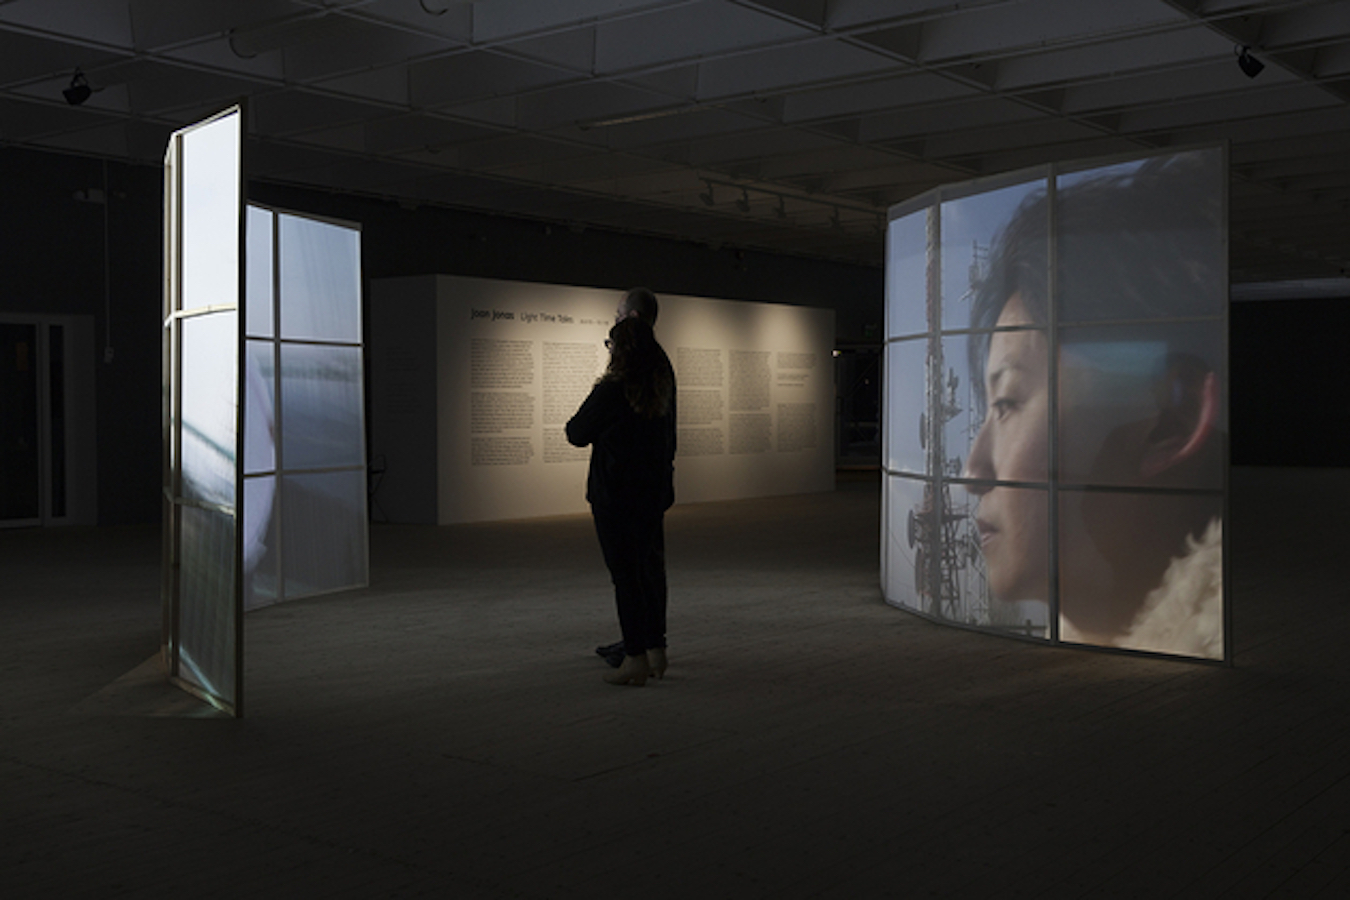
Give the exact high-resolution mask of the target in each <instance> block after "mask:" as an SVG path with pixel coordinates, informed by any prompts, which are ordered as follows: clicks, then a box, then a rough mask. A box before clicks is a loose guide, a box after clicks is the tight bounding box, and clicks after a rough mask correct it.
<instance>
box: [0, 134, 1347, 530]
mask: <svg viewBox="0 0 1350 900" xmlns="http://www.w3.org/2000/svg"><path fill="white" fill-rule="evenodd" d="M0 170H2V171H3V174H4V177H3V178H0V312H8V313H20V314H23V313H32V314H47V315H87V316H92V317H93V318H94V321H95V337H96V343H97V353H98V357H99V359H98V362H97V372H98V375H97V388H96V398H95V402H96V404H97V440H98V507H99V521H100V523H102V524H122V523H153V522H155V521H157V519H158V516H159V501H158V497H159V480H160V405H159V404H160V328H161V322H160V318H161V313H160V304H161V295H160V279H161V266H160V257H161V254H162V237H161V232H162V225H161V223H162V215H163V213H162V195H163V182H162V171H161V169H160V168H159V167H158V166H137V165H128V164H122V163H114V162H110V163H106V164H105V163H103V162H102V161H100V160H97V159H88V158H84V157H77V156H67V155H63V154H56V153H39V152H33V151H28V150H21V149H15V148H0ZM105 178H106V182H105ZM249 199H250V200H253V201H255V202H258V203H264V204H268V205H272V206H277V207H283V208H287V209H293V210H296V211H300V212H307V213H313V214H318V215H324V216H329V217H332V218H337V219H344V220H348V221H352V222H357V223H359V224H360V225H361V227H362V236H363V237H362V241H363V265H364V268H365V275H366V277H367V278H368V279H370V278H383V277H388V276H396V275H420V274H431V273H442V274H454V275H474V276H480V277H489V278H507V279H515V280H520V281H539V282H548V283H554V284H572V285H590V286H598V287H610V288H615V289H623V288H626V287H630V286H633V285H637V284H645V285H647V286H649V287H651V288H652V289H654V290H655V291H657V292H658V293H673V294H693V295H701V296H709V297H721V298H728V299H740V300H758V301H765V302H778V303H794V304H800V305H806V306H819V307H825V308H829V309H833V310H835V314H836V334H837V337H838V339H839V340H840V342H841V343H850V342H863V341H866V340H867V339H868V337H869V335H870V334H872V333H873V331H872V329H874V328H875V327H876V326H877V325H878V324H879V323H880V322H881V318H882V303H883V294H884V281H883V273H882V270H881V269H880V267H867V266H856V265H846V264H840V263H832V262H827V261H823V260H816V259H806V258H797V257H784V256H774V255H772V254H767V253H760V252H756V251H751V250H738V249H736V248H728V247H722V248H714V247H709V246H707V245H703V244H697V243H693V242H686V241H671V240H663V239H658V238H651V237H645V236H642V235H636V234H621V233H615V232H609V231H604V230H600V229H594V228H587V229H582V228H575V227H568V226H567V225H560V224H554V225H549V224H545V223H542V222H532V221H524V220H518V219H511V218H508V217H503V216H491V215H485V214H480V213H474V212H467V211H462V210H451V209H443V208H432V207H420V208H411V209H410V208H406V207H405V206H402V205H400V204H398V203H395V202H391V201H386V200H379V199H373V198H368V197H360V196H352V195H344V194H336V193H331V192H324V191H313V190H306V189H301V188H295V187H290V186H283V185H274V184H252V185H250V188H249ZM105 200H106V202H105ZM105 214H106V216H107V222H106V229H107V235H108V254H107V257H106V259H107V279H106V285H107V286H106V293H105V269H104V261H105V255H104V252H103V246H104V232H105V220H104V216H105ZM1229 321H1230V370H1231V373H1232V374H1231V377H1232V385H1231V392H1230V412H1231V432H1232V461H1233V463H1234V464H1235V465H1286V466H1343V465H1346V464H1347V456H1350V453H1348V452H1347V450H1346V448H1347V447H1350V407H1347V404H1345V403H1343V402H1342V401H1341V399H1340V392H1341V389H1342V388H1343V387H1345V386H1346V385H1347V384H1350V354H1347V353H1346V352H1345V351H1344V348H1343V336H1344V335H1346V334H1350V300H1334V299H1333V300H1324V299H1317V300H1281V301H1247V302H1242V303H1235V304H1233V305H1232V307H1231V313H1230V320H1229ZM105 346H110V347H111V349H112V355H111V358H110V359H105V358H104V355H103V354H104V347H105Z"/></svg>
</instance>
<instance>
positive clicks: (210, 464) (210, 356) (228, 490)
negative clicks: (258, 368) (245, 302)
mask: <svg viewBox="0 0 1350 900" xmlns="http://www.w3.org/2000/svg"><path fill="white" fill-rule="evenodd" d="M181 327H182V331H181V347H182V363H181V367H182V377H181V386H182V411H183V414H182V445H181V446H182V465H183V469H182V479H183V488H182V490H183V497H184V499H186V500H190V501H195V502H200V503H207V504H215V505H218V506H226V507H233V506H234V500H235V490H234V481H235V409H234V402H235V389H236V382H237V378H236V374H235V373H236V368H237V366H236V358H237V350H236V347H237V346H238V343H237V331H238V327H239V326H238V324H237V319H236V317H235V314H234V313H233V312H221V313H216V314H213V315H206V316H192V317H189V318H185V319H183V320H182V322H181Z"/></svg>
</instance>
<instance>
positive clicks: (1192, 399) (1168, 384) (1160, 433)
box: [1139, 356, 1219, 478]
mask: <svg viewBox="0 0 1350 900" xmlns="http://www.w3.org/2000/svg"><path fill="white" fill-rule="evenodd" d="M1156 395H1157V398H1158V418H1157V422H1156V425H1155V426H1154V428H1153V429H1152V430H1151V431H1150V432H1149V435H1148V437H1147V439H1146V440H1145V443H1144V452H1143V455H1142V457H1141V458H1140V462H1139V473H1140V474H1141V475H1143V476H1144V477H1145V478H1152V477H1154V476H1157V475H1160V474H1162V473H1163V472H1166V471H1167V470H1169V469H1172V468H1174V467H1175V466H1178V465H1180V464H1182V463H1184V462H1186V461H1188V460H1191V459H1193V458H1195V456H1196V455H1197V454H1198V453H1199V452H1200V451H1201V450H1202V449H1204V448H1205V446H1206V445H1207V444H1208V443H1209V441H1210V440H1211V439H1212V438H1213V436H1214V432H1215V430H1216V429H1217V427H1218V422H1219V378H1218V376H1217V375H1216V374H1215V373H1214V372H1213V371H1211V370H1210V368H1209V367H1208V366H1207V365H1205V364H1204V363H1203V362H1202V361H1201V360H1199V359H1196V358H1195V357H1193V356H1176V357H1173V358H1172V359H1171V360H1169V363H1168V366H1167V369H1166V373H1165V375H1164V377H1163V378H1162V379H1161V380H1160V383H1159V384H1158V389H1157V392H1156Z"/></svg>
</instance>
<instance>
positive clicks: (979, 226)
mask: <svg viewBox="0 0 1350 900" xmlns="http://www.w3.org/2000/svg"><path fill="white" fill-rule="evenodd" d="M1226 167H1227V162H1226V159H1225V154H1224V152H1223V150H1222V149H1221V148H1201V149H1195V150H1183V151H1179V152H1169V153H1162V154H1154V155H1151V156H1148V157H1143V158H1134V159H1117V160H1110V161H1104V162H1099V163H1098V162H1086V163H1076V164H1073V165H1071V166H1065V167H1059V168H1053V169H1050V170H1046V169H1037V170H1029V171H1027V172H1022V173H1013V174H1011V175H1007V176H1000V177H999V178H997V179H993V180H982V181H977V182H971V183H968V184H962V185H953V186H950V187H944V188H940V189H938V190H937V191H934V192H932V193H930V194H928V195H925V196H923V197H920V198H916V199H915V200H912V201H909V202H907V203H905V204H903V205H901V206H899V207H896V208H895V209H893V210H892V212H891V220H892V221H891V226H890V230H889V232H888V236H887V253H888V263H887V264H888V272H887V290H888V298H887V317H888V324H887V329H886V334H887V356H886V358H887V364H888V367H889V371H888V373H887V399H886V414H887V416H888V423H887V430H886V441H887V448H886V452H885V456H884V458H885V460H886V469H887V471H886V479H885V480H886V488H885V490H886V515H885V518H884V521H883V530H884V531H885V532H886V534H885V536H884V538H883V544H882V546H883V586H884V589H885V591H886V595H887V599H888V600H889V601H890V602H891V603H893V604H895V605H897V606H900V607H902V608H905V609H910V610H912V611H915V612H918V613H920V614H923V615H926V616H930V617H932V618H934V619H937V620H939V621H945V622H950V623H953V624H959V625H962V626H966V627H973V628H979V629H983V630H990V631H999V632H1003V633H1012V634H1017V635H1020V636H1025V637H1034V638H1043V639H1051V640H1056V641H1059V642H1062V643H1077V644H1086V645H1092V646H1098V647H1109V648H1117V649H1121V650H1136V651H1146V652H1151V653H1162V654H1170V655H1179V656H1189V657H1195V658H1200V659H1215V660H1217V659H1228V658H1230V651H1229V650H1228V647H1230V646H1231V637H1230V635H1229V629H1228V627H1227V612H1226V608H1227V605H1226V602H1225V589H1224V577H1223V575H1224V570H1225V559H1224V552H1223V532H1224V521H1225V519H1226V515H1227V503H1226V496H1225V487H1226V483H1227V465H1228V456H1227V437H1226V430H1227V394H1226V387H1225V385H1226V383H1227V349H1226V335H1227V321H1226V306H1225V302H1224V298H1226V296H1227V236H1226V232H1225V224H1226V193H1225V191H1226V188H1225V186H1226V184H1227V174H1226ZM920 224H922V227H920ZM919 258H922V264H921V263H920V262H919V261H918V259H919ZM920 270H922V271H923V273H924V274H923V277H922V279H920V276H919V274H918V273H919V272H920ZM920 310H922V316H920V313H919V311H920ZM920 323H921V325H920ZM916 328H917V329H918V330H919V332H920V333H918V334H915V330H916Z"/></svg>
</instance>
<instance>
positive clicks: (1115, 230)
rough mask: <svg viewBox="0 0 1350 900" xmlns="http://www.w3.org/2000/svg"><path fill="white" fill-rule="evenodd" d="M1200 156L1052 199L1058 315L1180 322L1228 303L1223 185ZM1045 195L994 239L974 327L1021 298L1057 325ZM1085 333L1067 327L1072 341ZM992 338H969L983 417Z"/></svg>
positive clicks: (1087, 184)
mask: <svg viewBox="0 0 1350 900" xmlns="http://www.w3.org/2000/svg"><path fill="white" fill-rule="evenodd" d="M1216 180H1217V173H1216V172H1214V171H1213V170H1212V167H1207V166H1206V165H1205V163H1204V161H1203V160H1202V159H1201V154H1200V153H1181V154H1176V155H1171V156H1163V157H1155V158H1153V159H1150V160H1147V161H1146V162H1144V163H1143V164H1142V165H1141V166H1139V167H1138V168H1137V169H1135V170H1133V171H1130V172H1127V173H1124V174H1119V173H1107V174H1104V175H1100V176H1097V177H1093V178H1089V179H1087V180H1085V181H1081V182H1078V183H1076V184H1073V185H1071V186H1069V187H1065V188H1062V189H1060V190H1059V191H1058V192H1057V195H1056V197H1055V203H1054V215H1055V233H1056V234H1057V235H1059V238H1058V246H1057V248H1056V261H1057V262H1056V271H1055V279H1056V293H1057V295H1058V298H1059V301H1058V302H1059V307H1058V308H1059V311H1060V313H1059V321H1061V322H1064V321H1072V322H1076V323H1077V322H1093V321H1102V320H1106V319H1112V320H1144V319H1153V318H1162V317H1165V318H1180V317H1185V316H1200V315H1213V314H1217V313H1218V312H1219V311H1221V310H1222V308H1223V303H1224V299H1225V298H1224V297H1223V296H1222V286H1223V283H1224V282H1223V275H1224V273H1223V272H1222V271H1217V270H1216V268H1215V264H1216V263H1217V264H1222V262H1223V255H1222V252H1221V251H1222V248H1221V245H1220V243H1219V241H1220V238H1219V237H1218V235H1219V231H1218V227H1217V226H1218V224H1219V222H1220V216H1221V214H1222V210H1221V209H1220V197H1221V196H1222V191H1221V189H1216V184H1215V182H1216ZM1049 202H1050V201H1049V198H1048V197H1047V195H1046V192H1045V191H1038V192H1037V193H1035V194H1032V195H1030V196H1029V197H1027V198H1026V199H1025V200H1024V201H1023V202H1022V204H1021V205H1020V206H1019V207H1018V208H1017V210H1016V212H1014V213H1013V215H1012V217H1011V218H1010V219H1009V220H1008V222H1007V224H1006V225H1004V227H1003V229H1002V230H1001V231H1000V232H999V233H998V235H997V236H996V237H995V239H994V243H993V247H992V249H991V251H990V254H989V262H988V267H987V270H986V273H985V275H984V277H983V278H982V279H981V280H980V281H979V282H978V283H977V284H976V285H975V286H974V301H973V304H972V306H971V312H970V327H971V328H972V329H976V330H978V329H988V328H993V327H994V326H995V325H996V324H997V322H998V318H999V316H1000V315H1001V314H1002V312H1003V307H1004V305H1006V304H1007V302H1008V300H1009V299H1010V298H1011V297H1012V296H1013V295H1014V294H1018V295H1020V296H1021V300H1022V307H1023V309H1025V310H1026V313H1027V316H1028V318H1030V319H1031V321H1032V324H1033V325H1035V326H1038V327H1042V328H1044V327H1046V326H1048V325H1049V322H1050V316H1049V304H1050V286H1049V277H1050V272H1049V247H1050V237H1049V236H1050V208H1049ZM1076 331H1078V329H1071V330H1070V331H1068V332H1062V333H1061V335H1060V340H1061V343H1065V342H1069V341H1071V340H1072V338H1073V333H1074V332H1076ZM989 340H990V334H989V333H988V332H987V331H985V332H983V333H977V334H974V335H972V336H971V340H970V342H969V344H968V348H967V349H968V353H969V356H970V371H971V377H972V380H973V382H974V384H973V385H972V387H973V388H974V390H975V395H976V402H977V407H978V408H977V410H976V411H977V412H978V413H979V414H980V415H981V416H982V415H983V414H984V407H985V402H986V400H985V396H984V377H983V375H984V367H985V362H986V360H987V358H988V354H989Z"/></svg>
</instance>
